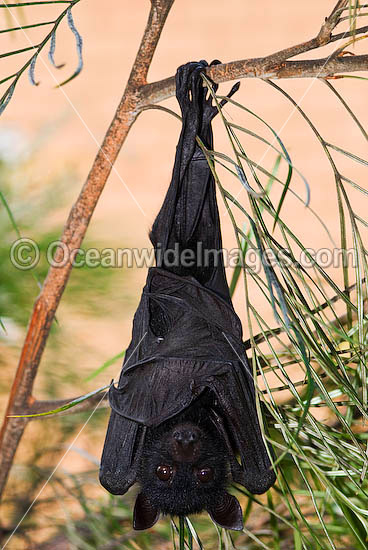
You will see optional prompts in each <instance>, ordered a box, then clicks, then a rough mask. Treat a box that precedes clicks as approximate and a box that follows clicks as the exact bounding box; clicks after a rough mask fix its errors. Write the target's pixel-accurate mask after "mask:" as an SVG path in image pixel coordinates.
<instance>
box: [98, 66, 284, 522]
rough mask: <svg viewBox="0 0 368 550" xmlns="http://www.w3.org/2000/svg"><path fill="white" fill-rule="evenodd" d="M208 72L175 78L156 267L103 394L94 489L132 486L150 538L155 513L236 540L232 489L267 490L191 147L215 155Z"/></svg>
mask: <svg viewBox="0 0 368 550" xmlns="http://www.w3.org/2000/svg"><path fill="white" fill-rule="evenodd" d="M216 63H219V61H214V62H212V64H216ZM212 64H211V65H212ZM207 66H208V64H207V63H206V62H205V61H200V62H198V63H197V62H191V63H187V64H186V65H183V66H181V67H179V69H178V71H177V74H176V96H177V99H178V102H179V104H180V108H181V112H182V130H181V134H180V138H179V143H178V146H177V149H176V156H175V164H174V170H173V176H172V180H171V183H170V186H169V189H168V192H167V195H166V197H165V200H164V203H163V205H162V207H161V210H160V212H159V214H158V216H157V218H156V220H155V222H154V224H153V227H152V231H151V233H150V238H151V241H152V244H153V246H154V248H155V256H156V267H153V268H150V269H149V272H148V277H147V282H146V285H145V287H144V289H143V293H142V298H141V301H140V304H139V306H138V309H137V311H136V313H135V316H134V321H133V334H132V341H131V343H130V345H129V348H128V350H127V352H126V356H125V361H124V365H123V369H122V372H121V375H120V379H119V383H118V386H117V387H115V386H114V385H113V384H112V385H111V387H110V390H109V401H110V406H111V409H112V411H111V416H110V421H109V426H108V430H107V435H106V440H105V446H104V450H103V454H102V459H101V469H100V481H101V483H102V485H103V486H104V487H105V488H106V489H107V490H108V491H110V493H113V494H118V495H122V494H124V493H126V491H127V490H128V489H129V488H130V487H131V486H132V485H133V484H134V483H136V482H137V483H138V484H139V486H140V492H139V494H138V496H137V498H136V502H135V508H134V518H133V526H134V528H135V529H147V528H149V527H151V526H152V525H154V524H155V523H156V521H157V520H158V518H159V516H160V514H161V513H163V514H171V515H174V516H185V515H188V514H193V513H199V512H201V511H203V510H207V511H208V513H209V515H210V516H211V518H212V519H213V520H214V521H215V522H216V523H217V524H218V525H220V526H221V527H225V528H227V529H236V530H240V529H242V526H243V522H242V511H241V508H240V505H239V503H238V501H237V499H236V498H235V497H234V496H233V495H231V494H229V493H228V492H227V488H228V486H229V485H230V484H231V483H232V482H235V483H239V484H240V485H243V486H244V487H245V488H246V489H248V491H250V492H251V493H254V494H261V493H264V492H265V491H267V489H269V488H270V487H271V485H272V484H273V483H274V481H275V474H274V472H273V470H272V468H271V462H270V459H269V455H268V452H267V448H266V446H265V443H264V441H263V438H262V433H261V429H260V425H259V421H258V416H257V412H256V403H255V390H254V381H253V376H252V371H251V369H250V366H249V363H248V360H247V357H246V355H245V351H244V345H243V343H242V328H241V323H240V320H239V318H238V316H237V315H236V313H235V311H234V308H233V305H232V302H231V299H230V294H229V288H228V285H227V281H226V276H225V269H224V262H223V256H222V252H221V249H222V239H221V229H220V220H219V213H218V208H217V202H216V190H215V182H214V178H213V176H212V173H211V171H210V168H209V166H208V163H207V160H206V158H205V155H204V153H203V152H202V150H201V148H200V147H199V146H198V144H197V142H196V136H198V137H199V138H200V140H201V141H202V142H203V144H204V145H205V146H206V147H207V148H209V149H212V148H213V137H212V128H211V121H212V119H213V118H214V116H215V115H216V114H217V112H218V109H217V107H215V106H213V105H212V96H211V94H210V92H209V90H208V88H206V87H205V86H204V85H203V79H202V77H201V72H203V71H204V70H205V68H206V67H207ZM238 87H239V85H238V84H236V85H235V86H234V87H233V88H232V90H231V92H230V94H229V95H228V96H227V97H230V96H231V95H232V94H233V93H234V92H235V91H236V90H237V89H238ZM214 88H215V90H217V86H216V85H215V86H214ZM225 103H226V100H223V101H222V103H221V105H220V107H222V106H223V105H224V104H225Z"/></svg>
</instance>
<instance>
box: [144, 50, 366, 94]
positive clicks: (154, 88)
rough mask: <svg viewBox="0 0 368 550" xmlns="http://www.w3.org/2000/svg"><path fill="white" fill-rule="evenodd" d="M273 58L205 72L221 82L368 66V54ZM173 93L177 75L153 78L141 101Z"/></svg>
mask: <svg viewBox="0 0 368 550" xmlns="http://www.w3.org/2000/svg"><path fill="white" fill-rule="evenodd" d="M270 59H271V56H269V57H257V58H253V59H243V60H241V61H230V62H229V63H224V64H223V65H215V66H214V67H211V68H210V69H208V70H207V71H206V74H207V75H208V76H209V77H210V78H212V80H214V81H215V82H217V83H218V84H220V83H221V82H227V81H229V80H236V79H238V78H272V79H280V78H318V77H320V78H326V77H332V76H334V75H336V74H339V73H350V72H355V71H367V70H368V55H355V56H352V57H336V58H334V57H333V56H332V55H331V56H329V57H326V58H323V59H311V60H305V61H304V60H303V61H284V62H282V63H281V64H279V63H275V64H274V65H271V64H270V63H269V60H270ZM265 60H267V62H266V61H265ZM174 93H175V78H174V77H173V76H172V77H170V78H165V79H163V80H159V81H157V82H152V83H151V84H146V85H145V86H144V87H143V88H142V90H141V104H146V102H147V103H153V104H154V103H158V102H160V101H163V100H164V99H167V98H168V97H171V96H172V95H174Z"/></svg>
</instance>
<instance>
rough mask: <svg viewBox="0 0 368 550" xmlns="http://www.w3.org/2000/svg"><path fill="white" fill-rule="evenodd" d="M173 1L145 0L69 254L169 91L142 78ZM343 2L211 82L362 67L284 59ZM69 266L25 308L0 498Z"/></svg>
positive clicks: (213, 71)
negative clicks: (304, 31)
mask: <svg viewBox="0 0 368 550" xmlns="http://www.w3.org/2000/svg"><path fill="white" fill-rule="evenodd" d="M173 2H174V0H151V10H150V14H149V18H148V22H147V26H146V29H145V32H144V35H143V38H142V41H141V44H140V47H139V50H138V53H137V57H136V59H135V62H134V65H133V68H132V70H131V73H130V76H129V79H128V83H127V86H126V89H125V92H124V95H123V98H122V100H121V102H120V104H119V106H118V108H117V111H116V114H115V116H114V118H113V120H112V122H111V125H110V127H109V129H108V131H107V133H106V136H105V138H104V141H103V144H102V146H101V149H100V150H99V152H98V154H97V156H96V158H95V161H94V163H93V165H92V168H91V170H90V173H89V175H88V177H87V180H86V182H85V184H84V186H83V188H82V190H81V193H80V195H79V197H78V199H77V201H76V203H75V204H74V206H73V207H72V210H71V212H70V215H69V218H68V220H67V222H66V225H65V227H64V232H63V235H62V238H61V241H62V242H63V243H64V245H66V246H67V248H68V249H69V250H70V251H72V250H74V249H76V248H79V247H80V246H81V244H82V241H83V238H84V235H85V233H86V231H87V227H88V224H89V222H90V219H91V217H92V214H93V212H94V209H95V207H96V204H97V202H98V199H99V197H100V195H101V192H102V190H103V188H104V186H105V183H106V181H107V178H108V176H109V174H110V172H111V169H112V166H113V164H114V162H115V160H116V158H117V156H118V154H119V151H120V149H121V146H122V145H123V143H124V141H125V139H126V137H127V135H128V133H129V130H130V128H131V127H132V125H133V124H134V122H135V120H136V119H137V117H138V115H139V114H140V113H141V112H142V111H143V110H144V109H145V108H147V106H148V105H150V104H154V103H158V102H159V101H162V100H163V99H166V98H168V97H170V96H172V95H174V92H175V83H174V77H170V78H167V79H165V80H161V81H159V82H154V83H150V84H148V83H147V73H148V70H149V67H150V64H151V61H152V57H153V54H154V52H155V49H156V46H157V43H158V40H159V38H160V34H161V31H162V29H163V26H164V24H165V21H166V18H167V15H168V13H169V11H170V8H171V6H172V4H173ZM346 5H347V0H339V1H338V2H337V4H336V5H335V8H334V9H333V10H332V12H331V14H330V16H329V17H328V18H327V19H326V20H325V22H324V24H323V25H322V27H321V29H320V31H319V33H318V35H317V36H316V37H315V38H313V39H312V40H310V41H307V42H303V43H302V44H298V45H296V46H293V47H290V48H287V49H285V50H281V51H279V52H276V53H274V54H272V55H269V56H267V57H263V58H255V59H246V60H242V61H233V62H230V63H226V64H223V65H217V66H215V67H211V68H210V69H208V71H207V74H208V75H209V76H210V77H211V78H212V79H213V80H214V81H215V82H218V83H220V82H225V81H228V80H233V79H237V78H271V79H272V78H305V77H325V78H326V77H334V76H336V74H339V73H346V72H353V71H366V70H367V69H368V55H359V56H354V57H338V56H334V55H333V54H332V55H331V56H330V57H327V58H325V59H316V60H306V61H305V60H303V61H288V59H290V58H291V57H294V56H296V55H299V54H301V53H305V52H306V51H310V50H312V49H315V48H319V47H321V46H325V45H327V44H329V43H330V42H332V41H336V40H337V39H340V38H341V39H342V38H344V36H345V34H344V33H343V34H342V35H336V36H332V35H331V33H332V31H333V29H334V28H335V27H336V26H337V25H338V23H339V22H340V17H341V14H342V12H343V11H344V9H345V6H346ZM346 35H348V33H346ZM62 255H63V251H62V250H61V249H58V250H57V251H56V258H55V259H56V261H58V260H59V259H61V258H62ZM71 268H72V265H71V263H67V264H66V265H65V266H64V267H59V268H56V267H50V269H49V272H48V275H47V278H46V280H45V282H44V285H43V287H42V291H41V293H40V295H39V297H38V298H37V300H36V303H35V305H34V308H33V312H32V317H31V320H30V324H29V327H28V332H27V336H26V339H25V343H24V346H23V350H22V353H21V357H20V361H19V365H18V369H17V372H16V376H15V380H14V382H13V386H12V390H11V393H10V397H9V403H8V407H7V411H6V415H5V419H4V423H3V426H2V429H1V432H0V495H1V493H2V491H3V488H4V486H5V483H6V480H7V477H8V473H9V470H10V467H11V464H12V462H13V459H14V455H15V451H16V449H17V446H18V443H19V441H20V438H21V437H22V434H23V431H24V428H25V426H26V424H27V422H28V420H27V419H24V418H9V415H14V414H24V411H25V410H30V409H32V407H34V408H33V410H35V408H37V407H38V406H41V405H40V404H39V402H36V401H35V399H34V398H33V397H32V387H33V382H34V379H35V376H36V374H37V369H38V365H39V363H40V360H41V356H42V353H43V350H44V348H45V344H46V341H47V338H48V335H49V331H50V327H51V324H52V321H53V319H54V316H55V312H56V309H57V307H58V304H59V302H60V299H61V296H62V293H63V290H64V288H65V285H66V283H67V281H68V278H69V275H70V271H71Z"/></svg>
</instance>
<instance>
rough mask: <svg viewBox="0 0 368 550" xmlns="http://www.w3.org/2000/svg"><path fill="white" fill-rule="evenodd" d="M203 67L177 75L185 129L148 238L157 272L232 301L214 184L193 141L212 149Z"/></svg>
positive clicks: (190, 65)
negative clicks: (192, 281)
mask: <svg viewBox="0 0 368 550" xmlns="http://www.w3.org/2000/svg"><path fill="white" fill-rule="evenodd" d="M206 66H207V63H206V62H203V61H201V62H199V63H188V64H187V65H183V66H182V67H180V68H179V69H178V72H177V75H176V95H177V98H178V101H179V104H180V107H181V110H182V120H183V127H182V131H181V134H180V139H179V143H178V146H177V150H176V156H175V165H174V171H173V176H172V180H171V184H170V187H169V189H168V192H167V194H166V198H165V201H164V203H163V205H162V208H161V210H160V212H159V214H158V216H157V218H156V220H155V222H154V224H153V228H152V232H151V235H150V236H151V241H152V243H153V245H154V247H155V250H156V261H157V265H158V266H159V267H163V268H164V269H167V270H169V271H171V272H174V273H176V274H177V275H180V276H192V277H194V278H195V279H196V280H197V281H198V282H199V283H201V284H202V285H204V286H206V287H207V288H210V289H211V290H214V291H215V292H217V293H218V294H220V295H221V296H222V297H223V298H225V299H226V300H228V301H230V296H229V289H228V285H227V281H226V276H225V269H224V261H223V253H222V239H221V228H220V219H219V213H218V208H217V201H216V189H215V182H214V178H213V176H212V173H211V170H210V168H209V166H208V163H207V160H206V158H205V155H204V153H203V152H202V150H201V148H200V147H199V145H198V144H197V141H196V136H197V135H198V137H199V138H200V139H201V141H202V142H203V143H204V144H205V146H206V147H208V148H212V146H213V143H212V142H213V138H212V128H211V121H212V118H213V117H214V116H215V115H216V113H217V108H216V107H214V106H213V105H212V98H211V96H210V92H209V91H208V89H207V88H206V87H204V86H203V80H202V77H201V72H202V71H203V70H204V69H205V67H206ZM236 89H237V88H236ZM236 89H235V88H234V89H233V90H232V93H234V91H236Z"/></svg>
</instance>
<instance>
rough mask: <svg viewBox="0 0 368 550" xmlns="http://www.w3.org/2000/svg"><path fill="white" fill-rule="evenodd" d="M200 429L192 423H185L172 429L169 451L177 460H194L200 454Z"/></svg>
mask: <svg viewBox="0 0 368 550" xmlns="http://www.w3.org/2000/svg"><path fill="white" fill-rule="evenodd" d="M201 436H202V432H201V430H200V429H199V428H198V427H197V426H195V425H194V424H190V423H185V424H180V425H179V426H176V427H175V429H174V430H173V432H172V434H171V437H172V444H171V452H172V456H173V458H174V460H176V461H178V462H195V461H196V460H197V458H198V456H199V454H200V448H201V442H200V440H201Z"/></svg>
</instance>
